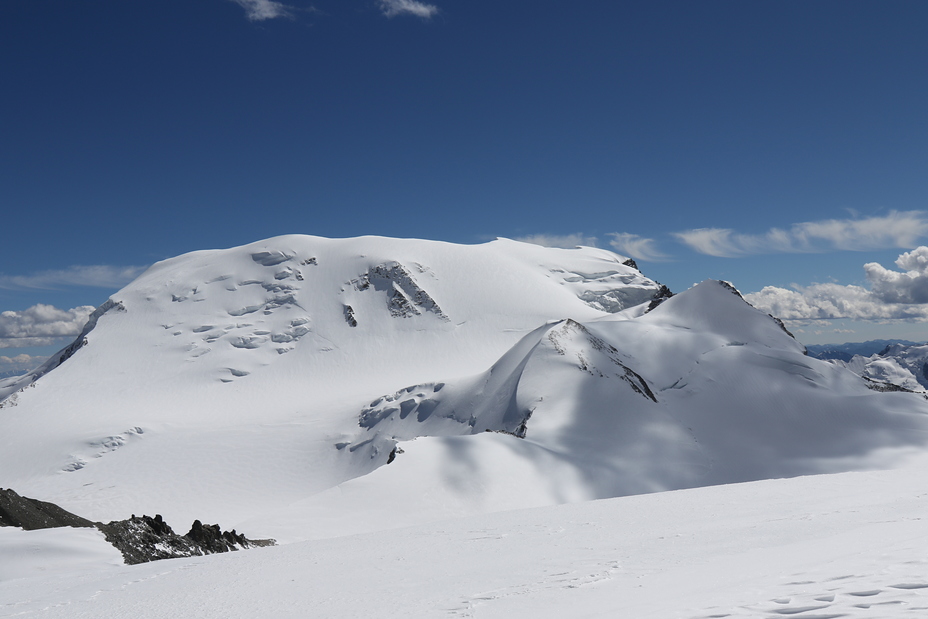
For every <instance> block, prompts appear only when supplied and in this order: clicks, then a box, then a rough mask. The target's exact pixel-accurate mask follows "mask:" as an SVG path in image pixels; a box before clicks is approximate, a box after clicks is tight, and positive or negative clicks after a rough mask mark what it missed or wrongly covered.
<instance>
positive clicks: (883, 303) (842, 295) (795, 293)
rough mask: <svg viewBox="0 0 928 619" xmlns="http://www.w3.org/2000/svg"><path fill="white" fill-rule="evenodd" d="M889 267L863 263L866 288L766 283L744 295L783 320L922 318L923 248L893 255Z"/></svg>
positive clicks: (927, 263) (926, 288)
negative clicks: (893, 263)
mask: <svg viewBox="0 0 928 619" xmlns="http://www.w3.org/2000/svg"><path fill="white" fill-rule="evenodd" d="M896 265H897V266H898V267H899V268H902V269H908V270H907V271H905V272H899V271H892V270H890V269H887V268H885V267H883V266H882V265H880V264H878V263H876V262H870V263H867V264H865V265H864V271H865V273H866V274H867V279H868V281H869V282H870V288H869V289H867V288H864V287H863V286H842V285H840V284H812V285H811V286H806V287H802V286H795V285H794V286H793V290H788V289H786V288H778V287H776V286H766V287H764V288H763V289H762V290H761V291H760V292H755V293H751V294H747V295H745V299H747V300H748V301H749V302H750V303H751V304H752V305H754V306H755V307H757V308H759V309H763V310H764V311H765V312H770V313H771V314H773V315H774V316H777V317H779V318H782V319H783V320H832V319H839V318H846V319H851V320H910V321H918V322H924V321H928V247H925V246H921V247H918V248H916V249H914V250H912V251H910V252H906V253H904V254H902V255H901V256H899V259H898V260H896Z"/></svg>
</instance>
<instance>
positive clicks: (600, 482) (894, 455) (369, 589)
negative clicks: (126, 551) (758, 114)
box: [0, 236, 928, 618]
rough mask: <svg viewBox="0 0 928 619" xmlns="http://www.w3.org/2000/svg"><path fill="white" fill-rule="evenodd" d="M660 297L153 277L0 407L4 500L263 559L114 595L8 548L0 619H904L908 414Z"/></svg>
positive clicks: (197, 267) (595, 284) (476, 249)
mask: <svg viewBox="0 0 928 619" xmlns="http://www.w3.org/2000/svg"><path fill="white" fill-rule="evenodd" d="M667 297H668V294H667V291H666V289H664V288H662V287H661V286H660V284H658V283H656V282H654V281H652V280H649V279H648V278H646V277H645V276H643V275H642V274H641V273H640V272H639V271H638V270H637V268H636V267H635V266H634V263H632V262H630V261H627V259H625V258H624V257H621V256H617V255H615V254H612V253H611V252H608V251H604V250H598V249H592V248H578V249H574V250H564V249H549V248H543V247H538V246H534V245H529V244H524V243H517V242H514V241H508V240H504V239H500V240H497V241H494V242H491V243H486V244H483V245H475V246H459V245H452V244H448V243H438V242H431V241H418V240H398V239H386V238H380V237H363V238H357V239H322V238H318V237H308V236H285V237H277V238H274V239H268V240H266V241H261V242H258V243H254V244H251V245H247V246H244V247H238V248H233V249H228V250H216V251H203V252H195V253H193V254H188V255H185V256H179V257H177V258H173V259H171V260H167V261H164V262H162V263H159V264H156V265H155V266H153V267H152V268H151V269H149V270H148V271H147V272H146V273H145V274H143V275H142V276H141V277H139V278H138V279H137V280H136V281H134V282H133V283H131V284H130V285H128V286H127V287H126V288H124V289H123V290H121V291H120V292H118V293H117V294H115V295H113V296H112V297H111V299H110V300H108V301H107V302H106V303H105V304H104V305H102V306H101V307H100V308H99V309H98V310H97V311H96V312H95V313H94V315H93V316H92V317H91V320H90V322H89V323H88V326H87V327H86V328H85V330H84V333H83V334H82V335H81V337H79V338H78V339H77V341H76V342H75V343H74V344H73V345H71V346H69V347H68V348H66V349H65V350H63V351H62V352H61V353H59V355H56V356H55V357H53V358H52V359H51V360H50V361H49V362H48V363H47V364H46V366H43V367H42V368H39V369H38V370H36V371H35V372H33V373H32V374H30V375H27V376H25V377H21V378H17V379H12V380H9V379H8V380H5V381H2V382H0V397H2V398H5V399H3V401H2V402H0V487H8V488H12V489H14V490H16V491H17V492H18V493H20V494H22V495H25V496H29V497H33V498H37V499H41V500H44V501H51V502H54V503H57V504H58V505H60V506H61V507H63V508H65V509H67V510H69V511H72V512H74V513H76V514H78V515H81V516H83V517H86V518H90V519H91V520H99V521H109V520H116V519H123V518H127V517H128V516H129V515H130V514H132V513H135V514H142V513H145V514H149V515H154V514H155V513H158V514H162V515H163V516H164V518H165V520H166V521H168V522H170V523H171V524H173V525H174V526H175V527H176V528H178V529H182V528H184V527H186V526H188V523H190V522H191V521H193V520H194V519H195V518H197V519H201V520H203V521H205V522H218V523H220V524H221V525H222V526H223V527H224V528H233V527H234V528H236V529H238V530H239V531H241V532H243V533H245V534H247V535H248V536H249V537H252V538H265V537H272V538H275V539H277V540H278V541H279V542H281V544H282V545H281V546H279V547H275V548H269V549H257V550H249V551H247V552H236V553H232V554H230V555H216V556H209V557H198V558H192V559H175V560H168V561H160V562H156V563H152V564H147V565H138V566H124V565H119V563H120V562H119V557H118V553H116V555H115V556H114V554H113V552H114V551H113V549H112V547H110V546H108V545H107V544H106V543H105V542H104V541H102V536H100V535H96V533H95V532H94V531H88V530H70V529H68V530H64V529H61V530H48V531H28V532H25V531H20V530H18V529H15V530H14V529H0V556H2V557H3V559H2V562H3V563H4V565H3V566H2V568H0V612H2V613H6V614H4V615H2V616H16V615H20V614H21V615H25V616H29V615H42V616H45V615H47V616H62V617H65V616H67V617H79V616H95V617H108V616H120V615H128V614H132V615H137V616H143V617H144V616H149V617H168V616H192V615H193V616H210V617H254V616H294V617H297V616H307V614H310V615H318V616H326V617H355V616H369V615H371V614H374V615H376V616H397V617H399V616H423V617H426V616H479V617H483V616H486V617H494V616H500V617H502V616H522V615H529V614H531V615H538V616H552V617H553V616H556V615H557V616H563V615H565V614H567V615H570V616H616V614H618V615H619V616H628V617H646V616H653V617H677V616H679V617H710V616H715V617H722V616H733V617H736V616H751V617H754V616H760V617H771V616H787V615H792V616H797V617H806V618H808V617H819V618H822V617H838V616H850V617H856V616H861V617H863V616H889V615H890V614H892V613H900V614H904V615H905V616H918V614H919V612H922V611H924V609H925V608H926V605H925V604H924V603H923V602H924V600H923V599H922V598H923V594H926V592H928V580H926V579H928V573H926V570H925V567H926V561H928V557H926V556H925V550H928V548H926V547H925V544H924V541H923V540H924V539H925V536H924V534H925V532H926V531H925V530H924V525H923V524H922V521H921V520H920V518H921V516H920V515H919V514H921V513H925V508H926V504H925V503H926V501H928V485H926V483H925V482H926V481H928V478H926V475H925V474H924V473H923V472H922V471H923V470H924V465H925V464H926V450H925V446H926V444H928V399H926V398H925V397H924V395H923V394H921V393H909V392H902V391H895V392H885V389H886V388H888V386H887V385H884V384H883V383H880V382H879V376H876V375H874V376H872V377H871V378H875V379H877V382H874V381H873V380H870V381H868V380H864V379H863V378H861V377H860V376H858V375H857V374H855V373H853V372H851V371H849V370H848V369H847V368H845V367H840V366H839V365H836V364H833V363H829V362H826V361H821V360H818V359H813V358H810V357H809V356H807V355H806V354H805V352H806V351H805V348H804V347H803V346H802V344H801V343H800V342H798V341H797V340H796V339H795V338H793V337H792V335H791V334H789V333H788V332H787V331H786V330H785V329H784V328H783V326H782V324H781V323H780V322H779V321H777V320H776V319H775V318H773V317H771V316H768V315H766V314H764V313H763V312H760V311H758V310H756V309H755V308H753V307H752V306H750V305H749V304H748V303H747V302H745V301H744V300H743V299H742V298H741V295H740V294H739V293H738V292H737V290H735V289H734V288H733V287H732V286H731V285H730V284H727V283H724V282H716V281H706V282H703V283H701V284H699V285H697V286H694V287H693V288H691V289H690V290H687V291H683V292H681V293H679V294H677V295H676V296H673V297H671V298H667ZM913 358H914V357H913ZM913 363H914V361H913ZM893 376H895V375H893ZM803 476H806V477H803ZM780 478H791V479H780ZM742 482H751V483H742ZM31 549H35V550H34V551H33V550H31ZM923 589H924V590H923ZM919 609H921V611H920V610H919ZM866 613H870V614H866Z"/></svg>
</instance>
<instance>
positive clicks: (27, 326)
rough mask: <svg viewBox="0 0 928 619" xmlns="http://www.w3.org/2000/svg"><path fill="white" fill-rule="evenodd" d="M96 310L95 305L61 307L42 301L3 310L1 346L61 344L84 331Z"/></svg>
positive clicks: (0, 330) (0, 327) (0, 332)
mask: <svg viewBox="0 0 928 619" xmlns="http://www.w3.org/2000/svg"><path fill="white" fill-rule="evenodd" d="M93 310H94V308H93V306H92V305H82V306H80V307H75V308H72V309H69V310H62V309H58V308H57V307H54V306H52V305H44V304H42V303H39V304H37V305H33V306H32V307H30V308H28V309H25V310H22V311H6V312H0V348H26V347H30V346H48V345H51V344H61V343H63V340H64V339H65V338H72V339H73V338H74V337H76V336H77V335H78V334H79V333H80V332H81V329H83V328H84V324H85V323H86V322H87V317H88V316H90V314H91V312H93Z"/></svg>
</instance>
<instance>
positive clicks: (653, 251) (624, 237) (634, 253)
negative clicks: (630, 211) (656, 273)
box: [609, 232, 670, 262]
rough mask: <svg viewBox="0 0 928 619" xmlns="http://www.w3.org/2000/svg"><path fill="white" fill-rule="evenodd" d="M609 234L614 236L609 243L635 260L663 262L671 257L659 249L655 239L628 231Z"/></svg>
mask: <svg viewBox="0 0 928 619" xmlns="http://www.w3.org/2000/svg"><path fill="white" fill-rule="evenodd" d="M609 236H611V237H612V240H611V241H609V244H610V245H611V246H612V247H613V248H614V249H615V250H616V251H618V252H619V253H622V254H625V255H626V256H631V257H632V258H634V259H635V260H645V261H651V262H661V261H664V260H668V259H669V258H670V256H668V255H667V254H664V253H663V252H661V251H659V250H658V249H657V243H656V241H655V240H654V239H649V238H645V237H643V236H638V235H637V234H631V233H628V232H611V233H610V234H609Z"/></svg>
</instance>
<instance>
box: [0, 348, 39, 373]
mask: <svg viewBox="0 0 928 619" xmlns="http://www.w3.org/2000/svg"><path fill="white" fill-rule="evenodd" d="M47 359H48V357H39V356H36V355H27V354H25V353H23V354H21V355H16V356H15V357H7V356H4V355H0V377H2V376H13V375H16V374H25V373H26V372H28V371H29V370H32V369H34V368H37V367H39V366H40V365H42V364H43V363H45V361H46V360H47Z"/></svg>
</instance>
